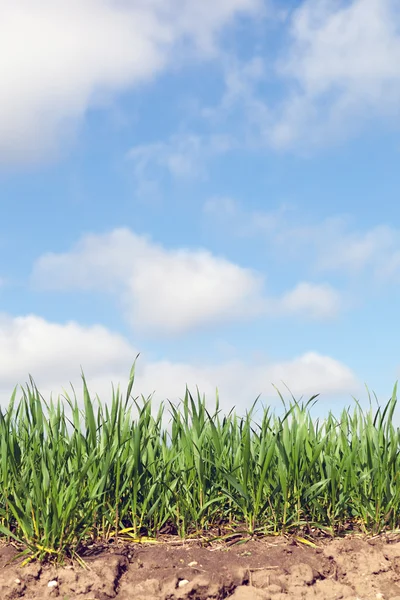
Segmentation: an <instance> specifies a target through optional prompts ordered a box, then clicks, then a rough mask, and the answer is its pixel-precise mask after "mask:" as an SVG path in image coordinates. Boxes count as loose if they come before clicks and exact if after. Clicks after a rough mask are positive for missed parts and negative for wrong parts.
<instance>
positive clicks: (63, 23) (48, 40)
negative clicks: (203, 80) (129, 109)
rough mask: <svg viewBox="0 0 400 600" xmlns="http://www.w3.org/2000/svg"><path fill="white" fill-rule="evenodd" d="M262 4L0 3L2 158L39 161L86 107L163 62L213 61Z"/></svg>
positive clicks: (226, 0)
mask: <svg viewBox="0 0 400 600" xmlns="http://www.w3.org/2000/svg"><path fill="white" fill-rule="evenodd" d="M261 4H262V2H261V0H217V1H212V0H202V2H193V1H192V0H182V1H180V2H177V0H124V1H123V2H121V1H119V0H85V1H82V0H57V1H56V2H54V1H52V0H19V2H17V3H16V2H14V1H13V0H1V2H0V21H1V36H0V82H1V85H0V161H3V162H13V161H14V162H16V161H21V160H30V161H32V160H40V159H41V158H43V157H44V156H49V155H50V153H52V152H54V151H55V150H56V149H57V146H58V142H59V141H60V137H61V138H62V139H64V140H65V139H67V138H69V137H70V136H71V135H73V131H74V128H75V127H76V125H77V124H78V122H79V120H80V119H81V118H82V117H83V116H84V114H85V112H86V111H87V109H88V108H89V107H91V106H93V105H96V104H99V103H100V104H101V103H104V102H106V101H109V100H110V98H112V95H113V94H114V93H115V92H117V91H119V90H122V89H126V88H129V87H131V86H134V85H135V84H138V83H140V82H143V81H147V80H149V79H151V78H152V77H153V76H154V75H156V74H157V73H158V72H159V71H160V70H162V69H164V68H166V67H167V66H168V65H169V64H171V61H174V63H175V64H176V63H182V62H183V61H184V60H186V59H188V57H190V55H193V53H195V55H196V56H197V57H199V56H201V57H207V58H209V57H211V56H213V55H214V54H215V52H216V36H217V34H218V32H219V31H220V30H221V28H222V27H223V26H225V25H226V24H227V23H229V22H230V21H231V20H232V19H233V18H234V17H235V16H236V15H238V14H240V13H243V12H244V13H247V14H254V13H255V12H257V11H258V10H259V9H260V6H261Z"/></svg>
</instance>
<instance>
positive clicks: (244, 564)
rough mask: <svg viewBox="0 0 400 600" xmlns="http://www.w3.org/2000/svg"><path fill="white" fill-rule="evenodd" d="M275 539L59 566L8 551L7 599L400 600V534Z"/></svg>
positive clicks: (107, 556) (152, 548)
mask: <svg viewBox="0 0 400 600" xmlns="http://www.w3.org/2000/svg"><path fill="white" fill-rule="evenodd" d="M315 543H316V545H317V547H316V548H314V547H310V546H309V545H306V544H304V543H303V542H300V541H296V539H295V538H284V537H268V538H264V539H259V540H250V541H247V542H246V543H242V544H235V545H228V544H223V543H221V542H219V543H213V544H209V545H208V546H206V547H204V545H202V544H201V543H200V542H199V541H187V542H176V541H170V540H168V541H165V542H164V541H162V542H161V543H159V544H156V545H150V544H137V543H135V544H133V543H131V544H126V543H125V544H123V543H118V544H115V543H114V544H111V545H110V544H109V545H108V546H107V548H103V549H101V548H99V547H94V548H93V549H92V555H89V556H85V558H84V560H85V562H86V565H87V567H88V568H87V569H83V568H82V567H80V566H79V565H77V564H69V565H68V564H67V565H65V566H63V567H55V566H52V565H50V564H47V565H40V564H39V563H31V564H28V565H27V566H24V567H22V566H21V564H20V561H21V559H18V561H14V562H11V563H10V560H11V559H12V558H13V557H15V555H16V554H17V550H16V549H15V548H14V547H13V546H12V545H2V546H1V547H0V598H1V599H2V600H14V599H16V598H23V599H25V600H34V599H35V600H36V599H43V598H60V600H108V599H109V598H116V599H118V600H211V599H212V600H217V599H218V600H219V599H222V598H232V599H233V600H253V599H254V600H300V599H301V600H311V599H314V600H318V599H319V600H323V599H324V600H325V599H326V600H334V599H339V598H346V599H348V600H356V599H359V600H367V599H368V600H369V599H374V600H379V599H381V600H400V536H399V535H397V536H396V535H395V534H392V535H383V536H379V537H375V538H366V537H362V536H357V535H354V534H352V535H349V536H347V537H344V538H335V539H333V540H326V539H322V540H321V539H319V540H316V542H315Z"/></svg>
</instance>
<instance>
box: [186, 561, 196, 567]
mask: <svg viewBox="0 0 400 600" xmlns="http://www.w3.org/2000/svg"><path fill="white" fill-rule="evenodd" d="M197 564H198V562H197V560H192V562H190V563H188V567H194V566H195V565H197Z"/></svg>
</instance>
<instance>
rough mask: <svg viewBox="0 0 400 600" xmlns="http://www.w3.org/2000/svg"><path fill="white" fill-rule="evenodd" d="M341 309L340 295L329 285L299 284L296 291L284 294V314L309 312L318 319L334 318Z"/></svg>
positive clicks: (282, 308)
mask: <svg viewBox="0 0 400 600" xmlns="http://www.w3.org/2000/svg"><path fill="white" fill-rule="evenodd" d="M340 308H341V298H340V295H339V294H338V293H337V291H336V290H334V289H333V288H332V287H331V286H330V285H328V284H322V285H312V284H310V283H306V282H303V283H299V284H298V285H297V286H296V287H295V288H294V290H292V291H290V292H288V293H287V294H284V296H283V298H282V305H281V310H282V311H283V313H291V312H293V313H295V314H296V313H300V314H302V313H303V311H304V310H307V312H308V314H309V315H310V316H312V317H314V318H316V319H326V318H329V317H334V316H336V315H337V313H338V312H339V309H340Z"/></svg>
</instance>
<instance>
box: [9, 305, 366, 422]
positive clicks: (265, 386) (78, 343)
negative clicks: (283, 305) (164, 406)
mask: <svg viewBox="0 0 400 600" xmlns="http://www.w3.org/2000/svg"><path fill="white" fill-rule="evenodd" d="M136 355H137V350H136V348H134V347H133V346H132V344H131V343H130V342H129V341H128V340H127V339H125V338H124V337H122V336H120V335H117V334H115V333H113V332H111V331H109V330H108V329H106V328H105V327H102V326H94V327H83V326H81V325H79V324H77V323H74V322H69V323H65V324H59V323H51V322H49V321H46V320H45V319H43V318H40V317H38V316H36V315H27V316H23V317H10V316H9V315H5V314H3V315H2V316H1V319H0V403H1V404H2V405H5V404H6V403H7V401H8V399H9V398H10V395H11V391H12V389H13V388H14V386H15V385H16V384H18V383H19V384H24V383H25V382H26V381H27V377H28V373H30V374H31V375H32V376H33V377H34V379H35V382H36V384H37V385H38V388H39V391H41V392H42V393H43V395H44V397H45V398H49V395H50V393H51V392H52V393H53V394H54V395H55V396H56V397H57V395H58V394H60V393H62V392H63V389H65V390H66V391H67V392H68V393H70V394H71V393H72V392H71V388H70V385H69V384H70V382H71V383H72V384H73V385H74V387H75V390H76V393H77V397H78V399H81V398H82V394H81V389H82V384H81V379H80V368H81V366H82V368H83V371H84V373H85V376H86V377H87V381H88V384H89V389H90V391H91V392H92V394H93V395H94V394H95V393H97V394H98V395H99V397H100V399H101V400H103V401H109V399H110V398H111V382H113V383H114V384H115V385H117V384H118V383H121V390H122V391H124V389H125V388H126V384H127V380H128V376H129V371H130V367H131V365H132V364H133V361H134V359H135V357H136ZM136 366H137V371H136V372H137V377H136V383H135V386H134V390H133V395H134V396H138V395H139V396H140V395H141V394H143V395H144V396H145V397H148V396H149V395H150V394H152V393H153V392H154V391H155V392H156V393H155V395H154V399H155V401H156V402H159V401H162V400H165V399H166V398H169V399H170V400H171V401H178V399H179V398H182V397H183V395H184V393H185V386H186V384H187V385H188V386H189V389H190V390H191V392H192V393H193V394H196V385H197V386H198V387H199V390H200V392H201V393H202V394H203V393H204V394H205V395H206V398H207V400H208V401H209V402H210V405H211V406H212V404H213V403H214V400H215V390H216V387H218V389H219V392H220V397H221V407H222V408H223V409H224V410H230V409H231V408H232V406H234V405H235V406H236V407H237V408H238V410H239V411H243V410H245V408H249V407H250V405H251V404H252V402H253V401H254V400H255V399H256V397H257V396H258V395H259V394H262V399H263V400H264V401H265V399H266V397H268V398H269V399H271V397H272V398H274V399H275V400H276V401H277V395H276V392H275V391H274V390H273V388H272V385H271V383H273V384H275V385H276V386H277V387H278V388H279V389H280V390H281V391H282V393H283V395H284V396H285V397H286V396H287V393H286V389H285V388H284V386H283V385H282V381H281V380H283V381H284V383H285V384H286V385H287V386H289V388H290V390H291V392H292V393H293V394H294V395H295V397H300V396H301V395H303V394H304V395H306V396H307V395H308V396H311V395H312V394H315V393H321V394H340V393H344V394H346V395H349V394H351V393H356V391H359V389H360V387H359V383H358V381H357V379H356V377H355V375H354V374H353V373H352V371H351V370H350V369H349V368H348V367H346V365H344V364H342V363H341V362H339V361H337V360H335V359H333V358H331V357H329V356H323V355H320V354H318V353H316V352H308V353H305V354H303V355H301V356H298V357H295V358H294V359H292V360H287V361H285V362H278V363H276V362H275V363H274V362H270V363H268V362H266V361H264V362H262V363H260V362H258V363H257V364H248V363H245V362H243V361H240V360H230V361H228V362H224V363H220V364H213V365H210V364H188V363H185V362H172V361H168V360H157V361H154V360H150V359H148V358H146V356H145V355H144V356H140V357H139V359H138V361H137V363H136Z"/></svg>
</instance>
